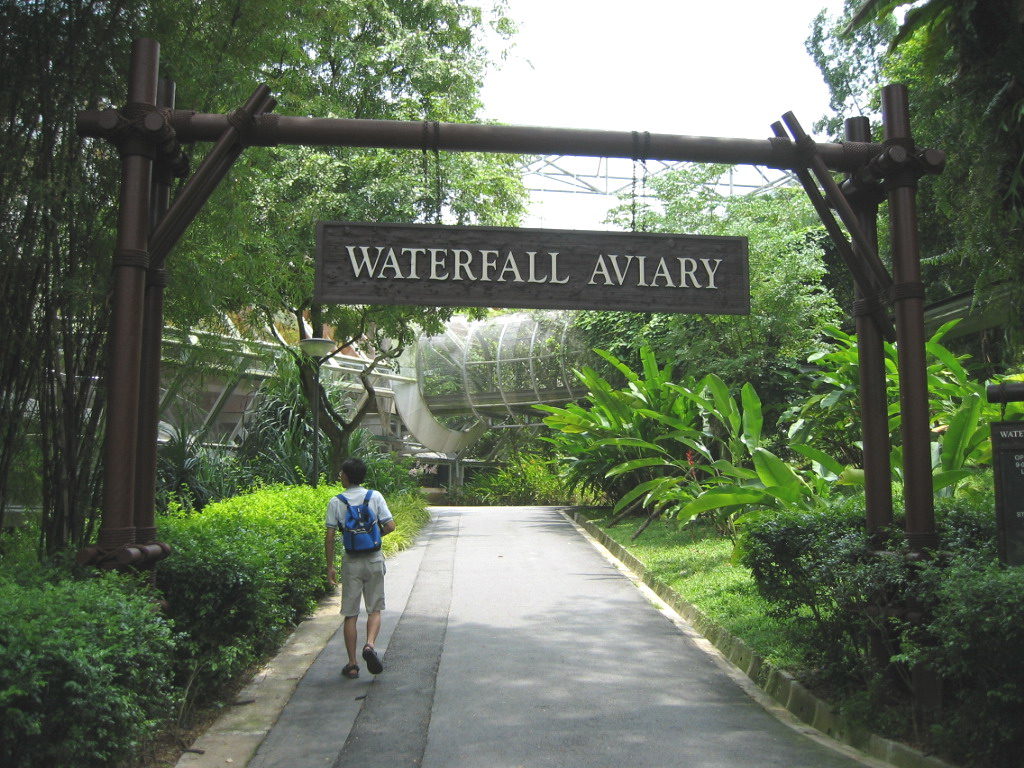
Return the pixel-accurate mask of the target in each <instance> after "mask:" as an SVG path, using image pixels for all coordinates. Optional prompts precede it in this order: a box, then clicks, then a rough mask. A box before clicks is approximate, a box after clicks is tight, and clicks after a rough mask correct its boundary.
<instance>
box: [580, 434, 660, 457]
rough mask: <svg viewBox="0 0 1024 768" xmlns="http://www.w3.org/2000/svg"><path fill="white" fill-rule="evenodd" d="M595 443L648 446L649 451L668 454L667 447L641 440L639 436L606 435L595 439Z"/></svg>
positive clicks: (633, 446)
mask: <svg viewBox="0 0 1024 768" xmlns="http://www.w3.org/2000/svg"><path fill="white" fill-rule="evenodd" d="M594 445H609V446H616V447H619V448H646V449H647V450H649V451H654V452H655V453H660V454H662V455H666V453H665V449H664V448H662V447H661V446H658V445H655V444H654V443H649V442H647V441H646V440H641V439H640V438H637V437H606V438H604V439H602V440H595V441H594Z"/></svg>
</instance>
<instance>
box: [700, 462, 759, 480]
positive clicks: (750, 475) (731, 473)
mask: <svg viewBox="0 0 1024 768" xmlns="http://www.w3.org/2000/svg"><path fill="white" fill-rule="evenodd" d="M710 466H711V467H712V468H713V469H716V470H718V471H719V472H721V473H722V474H723V475H727V476H728V477H735V478H737V479H738V480H757V472H754V471H753V470H752V469H747V468H746V467H737V466H736V465H735V464H733V463H732V462H731V461H728V460H726V459H718V460H717V461H713V462H711V464H710Z"/></svg>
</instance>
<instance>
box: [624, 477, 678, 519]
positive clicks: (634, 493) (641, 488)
mask: <svg viewBox="0 0 1024 768" xmlns="http://www.w3.org/2000/svg"><path fill="white" fill-rule="evenodd" d="M682 482H684V479H683V478H681V477H678V478H677V477H656V478H654V479H653V480H648V481H646V482H644V483H640V485H638V486H636V487H635V488H633V489H631V490H630V491H628V492H627V493H626V495H624V496H623V497H622V498H621V499H619V500H618V501H617V502H616V503H615V506H614V507H612V513H613V514H614V513H616V512H619V511H621V510H623V509H625V508H626V507H627V506H628V505H629V504H630V503H631V502H633V501H635V500H636V499H638V498H640V497H641V496H643V495H644V494H646V493H647V492H649V491H651V490H652V489H654V488H657V487H658V486H660V485H665V484H678V483H682Z"/></svg>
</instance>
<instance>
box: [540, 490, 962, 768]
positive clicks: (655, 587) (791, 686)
mask: <svg viewBox="0 0 1024 768" xmlns="http://www.w3.org/2000/svg"><path fill="white" fill-rule="evenodd" d="M560 511H561V512H562V514H564V515H566V516H567V517H568V518H569V519H570V520H572V521H573V522H574V523H576V524H577V525H579V526H580V527H581V528H582V529H583V530H585V531H586V532H587V534H589V535H590V536H591V537H592V538H593V539H594V540H595V541H596V542H597V543H598V544H600V545H601V546H602V547H604V549H605V550H606V551H607V552H608V554H609V555H611V556H612V557H614V558H615V559H616V560H618V561H619V562H620V563H621V564H622V565H623V567H624V568H626V569H627V570H629V571H631V572H632V573H633V575H634V576H635V577H636V578H637V579H638V580H639V581H641V582H643V583H644V584H646V585H647V586H648V587H649V588H650V589H651V591H652V592H654V593H655V594H656V595H657V596H658V597H660V598H661V599H662V600H664V601H665V603H666V604H667V605H669V606H670V607H671V608H672V609H673V610H674V611H676V613H678V614H679V615H680V616H682V617H683V618H684V619H685V620H686V621H687V622H688V623H689V624H691V625H692V626H693V628H694V629H695V630H696V631H697V632H699V633H700V634H701V635H702V636H703V637H704V638H705V639H706V640H707V641H708V642H709V643H711V644H712V645H713V646H715V648H717V649H718V651H719V652H720V653H721V654H722V656H723V657H724V658H725V659H726V660H728V661H729V663H731V664H732V665H733V666H735V667H736V668H737V669H738V670H739V671H740V672H742V673H743V674H744V675H746V676H747V677H748V678H750V680H751V681H752V682H753V683H754V684H755V685H756V686H757V687H758V688H760V689H761V690H762V691H764V692H765V694H767V695H768V696H770V697H771V698H772V699H773V700H774V701H775V702H776V703H778V704H779V705H780V706H781V707H783V708H784V709H786V710H787V711H788V712H789V713H790V714H792V715H793V716H794V717H796V718H797V719H798V720H800V721H801V722H802V723H804V724H806V725H808V726H810V727H811V728H813V729H814V730H816V731H818V732H819V733H821V734H823V735H825V736H828V737H829V738H831V739H835V740H836V741H838V742H840V743H841V744H846V745H847V746H850V747H853V748H854V749H857V750H859V751H861V752H863V753H865V754H866V755H869V756H870V757H873V758H875V759H876V760H881V761H883V762H885V763H888V764H889V765H892V766H895V767H896V768H956V766H954V765H953V764H952V763H947V762H945V761H943V760H940V759H939V758H937V757H932V756H930V755H925V754H924V753H922V752H919V751H918V750H916V749H913V748H912V747H909V746H907V745H906V744H902V743H900V742H898V741H893V740H892V739H886V738H883V737H881V736H878V735H876V734H873V733H871V732H870V731H867V730H866V729H864V728H862V727H859V726H857V725H854V724H853V723H851V722H850V721H849V720H848V719H846V718H844V717H843V716H842V715H840V714H838V713H837V712H836V711H835V710H834V709H833V708H832V706H831V705H830V704H829V703H828V702H826V701H824V700H823V699H819V698H818V697H817V696H815V695H814V694H813V693H811V692H810V691H808V690H807V689H806V688H805V687H804V686H802V685H801V684H800V683H799V682H797V680H796V679H795V678H794V677H793V676H792V675H790V674H788V673H787V672H784V671H782V670H781V669H778V668H777V667H775V666H773V665H772V664H770V663H769V662H768V661H766V660H765V659H764V658H763V657H762V656H760V655H758V654H757V653H755V652H754V651H753V650H752V649H751V648H750V646H749V645H747V644H746V642H744V641H743V640H742V639H740V638H738V637H735V636H734V635H732V634H731V633H730V632H729V631H728V630H726V629H725V627H723V626H722V625H721V624H719V623H718V622H716V621H715V620H714V619H711V618H710V617H708V615H707V614H705V613H704V612H703V611H702V610H700V609H699V608H698V607H697V606H695V605H693V604H692V603H690V602H688V601H687V600H686V599H684V598H683V597H682V596H681V595H680V594H679V593H678V592H676V591H675V590H673V589H672V588H671V587H669V586H668V585H667V584H666V583H665V582H663V581H662V580H661V579H659V578H657V577H656V576H653V575H651V574H650V573H648V571H647V567H646V566H645V565H644V564H643V563H642V562H641V561H640V559H639V558H638V557H637V556H636V555H634V554H633V553H632V552H630V551H629V550H628V549H626V548H625V547H624V546H622V545H621V544H619V542H617V541H615V540H614V539H613V538H612V537H611V536H609V535H608V534H607V533H605V532H604V531H603V530H601V528H599V527H598V526H597V525H595V524H594V523H592V522H591V521H590V520H589V519H588V518H587V517H586V516H585V515H584V514H583V513H582V512H581V511H580V510H576V509H573V508H571V507H562V508H560Z"/></svg>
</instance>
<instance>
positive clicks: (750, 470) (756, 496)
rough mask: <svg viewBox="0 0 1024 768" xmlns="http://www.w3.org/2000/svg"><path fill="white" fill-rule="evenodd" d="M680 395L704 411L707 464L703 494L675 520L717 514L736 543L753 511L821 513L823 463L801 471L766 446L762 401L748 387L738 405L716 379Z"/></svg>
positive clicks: (826, 473) (825, 483)
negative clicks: (740, 528) (743, 519)
mask: <svg viewBox="0 0 1024 768" xmlns="http://www.w3.org/2000/svg"><path fill="white" fill-rule="evenodd" d="M679 389H680V391H682V392H683V394H684V395H685V396H686V397H688V398H689V399H691V400H692V401H693V402H694V403H695V404H697V406H698V407H699V409H700V413H701V416H702V418H703V421H704V424H705V429H704V436H705V439H706V443H707V447H705V445H704V444H700V445H698V446H696V447H697V448H698V452H699V454H700V455H701V456H702V457H703V458H704V459H705V461H706V464H704V465H702V466H700V468H699V469H700V472H701V479H700V492H699V493H697V494H695V495H694V498H692V499H691V500H689V501H687V502H686V503H684V504H682V505H681V506H680V507H679V508H678V510H677V513H676V517H677V519H679V520H681V521H683V522H686V521H689V520H691V519H693V518H694V517H695V516H697V515H700V514H706V513H709V512H713V513H714V521H715V524H716V526H717V527H718V528H719V529H720V530H721V531H722V532H724V533H725V534H726V535H728V536H730V537H732V538H735V535H736V524H737V521H738V520H739V518H740V517H741V516H743V515H744V514H746V513H748V512H750V511H753V510H756V509H790V510H794V509H795V510H804V511H810V510H817V509H820V508H821V507H822V505H823V504H824V503H825V500H826V498H827V496H828V493H829V490H830V485H831V484H830V480H832V479H834V477H832V473H831V471H830V470H829V469H828V467H827V466H825V465H822V464H821V463H820V462H816V463H815V465H814V468H813V470H812V471H810V472H808V471H804V470H801V469H797V468H795V467H793V466H791V465H790V464H789V463H787V462H786V461H783V460H782V459H781V458H779V457H778V456H777V455H776V454H775V453H773V452H772V451H770V450H768V448H766V447H765V446H764V445H763V441H762V428H763V425H764V419H763V416H762V408H761V399H760V398H759V397H758V395H757V392H756V391H755V390H754V388H753V387H752V386H751V385H750V384H749V383H747V384H744V385H743V387H742V389H741V390H740V400H739V402H737V401H736V399H735V398H734V397H733V396H732V394H731V393H730V392H729V389H728V387H727V386H726V385H725V382H723V381H722V380H721V379H720V378H719V377H718V376H715V375H714V374H709V375H708V376H706V377H705V378H704V379H703V380H702V381H701V382H700V383H699V384H698V385H697V386H696V387H695V388H693V389H692V390H686V389H684V388H681V387H680V388H679Z"/></svg>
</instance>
